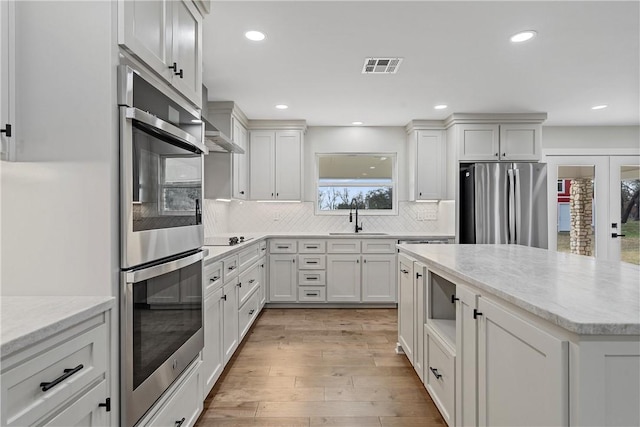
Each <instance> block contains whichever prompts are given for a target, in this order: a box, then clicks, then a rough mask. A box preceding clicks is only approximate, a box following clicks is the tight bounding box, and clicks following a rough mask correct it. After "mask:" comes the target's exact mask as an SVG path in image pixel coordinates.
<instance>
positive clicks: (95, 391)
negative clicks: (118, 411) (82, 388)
mask: <svg viewBox="0 0 640 427" xmlns="http://www.w3.org/2000/svg"><path fill="white" fill-rule="evenodd" d="M106 398H107V380H102V381H101V382H100V383H99V384H98V385H97V386H95V387H93V388H92V389H91V390H89V391H88V392H86V393H84V394H83V395H82V396H80V398H78V399H77V400H76V401H75V402H73V403H72V404H71V405H69V406H68V407H67V408H66V409H65V410H63V411H62V412H60V413H59V414H58V415H56V416H55V417H54V418H53V419H52V420H50V421H49V422H47V423H46V424H44V425H45V426H51V427H54V426H56V427H58V426H60V427H69V426H83V427H84V426H86V427H95V426H108V425H109V424H110V423H109V418H110V417H109V414H110V413H109V412H107V411H106V409H105V408H104V407H99V406H98V404H99V403H104V402H105V400H106Z"/></svg>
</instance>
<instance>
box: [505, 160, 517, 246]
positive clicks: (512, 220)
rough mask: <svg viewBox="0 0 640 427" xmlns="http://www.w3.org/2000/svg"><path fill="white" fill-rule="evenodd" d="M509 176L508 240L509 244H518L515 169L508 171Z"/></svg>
mask: <svg viewBox="0 0 640 427" xmlns="http://www.w3.org/2000/svg"><path fill="white" fill-rule="evenodd" d="M507 175H508V176H509V195H508V198H509V203H508V209H509V237H508V238H507V243H515V242H516V224H515V222H516V218H515V213H516V212H515V177H514V173H513V169H509V170H507Z"/></svg>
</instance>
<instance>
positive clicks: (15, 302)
mask: <svg viewBox="0 0 640 427" xmlns="http://www.w3.org/2000/svg"><path fill="white" fill-rule="evenodd" d="M115 300H116V299H115V298H114V297H90V296H24V297H23V296H3V297H0V310H1V312H0V321H1V322H2V323H1V326H0V357H2V358H4V357H6V356H8V355H10V354H13V353H15V352H17V351H20V350H22V349H23V348H25V347H28V346H30V345H32V344H34V343H37V342H38V341H41V340H43V339H45V338H48V337H50V336H52V335H54V334H56V333H58V332H60V331H63V330H65V329H67V328H69V327H72V326H74V325H76V324H78V323H80V322H82V321H84V320H87V319H89V318H91V317H92V316H95V315H96V314H99V313H102V312H103V311H106V310H108V309H110V308H112V307H113V306H114V305H115Z"/></svg>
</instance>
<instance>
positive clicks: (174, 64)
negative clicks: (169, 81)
mask: <svg viewBox="0 0 640 427" xmlns="http://www.w3.org/2000/svg"><path fill="white" fill-rule="evenodd" d="M169 69H170V70H173V72H174V73H175V72H176V71H178V64H176V63H175V62H174V63H173V65H169Z"/></svg>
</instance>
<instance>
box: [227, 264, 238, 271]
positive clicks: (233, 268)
mask: <svg viewBox="0 0 640 427" xmlns="http://www.w3.org/2000/svg"><path fill="white" fill-rule="evenodd" d="M235 269H236V266H235V265H232V266H231V267H229V268H228V270H235Z"/></svg>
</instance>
